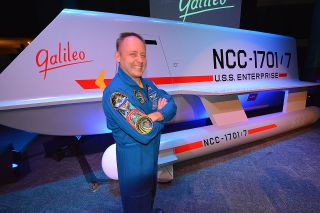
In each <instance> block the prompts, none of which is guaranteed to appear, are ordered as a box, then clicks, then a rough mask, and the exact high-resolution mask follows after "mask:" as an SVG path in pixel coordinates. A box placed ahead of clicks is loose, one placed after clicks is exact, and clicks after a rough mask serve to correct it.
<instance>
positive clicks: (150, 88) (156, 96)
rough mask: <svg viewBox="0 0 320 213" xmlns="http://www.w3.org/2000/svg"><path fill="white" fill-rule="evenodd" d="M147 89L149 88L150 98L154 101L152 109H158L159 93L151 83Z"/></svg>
mask: <svg viewBox="0 0 320 213" xmlns="http://www.w3.org/2000/svg"><path fill="white" fill-rule="evenodd" d="M147 90H148V97H149V100H150V101H151V103H152V110H156V109H158V95H157V93H156V92H155V91H154V90H153V89H152V87H151V86H149V85H147Z"/></svg>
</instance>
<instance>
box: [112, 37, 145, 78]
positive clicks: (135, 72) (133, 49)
mask: <svg viewBox="0 0 320 213" xmlns="http://www.w3.org/2000/svg"><path fill="white" fill-rule="evenodd" d="M115 59H116V60H117V62H119V64H120V67H121V68H122V69H123V71H125V72H126V73H127V74H128V75H129V76H131V78H133V79H136V78H140V77H141V76H142V74H143V72H144V70H145V69H146V66H147V59H146V48H145V45H144V43H143V42H142V41H141V40H140V39H138V38H137V37H135V36H129V37H127V38H125V39H124V40H123V41H122V43H121V44H120V47H119V50H118V51H117V52H116V54H115Z"/></svg>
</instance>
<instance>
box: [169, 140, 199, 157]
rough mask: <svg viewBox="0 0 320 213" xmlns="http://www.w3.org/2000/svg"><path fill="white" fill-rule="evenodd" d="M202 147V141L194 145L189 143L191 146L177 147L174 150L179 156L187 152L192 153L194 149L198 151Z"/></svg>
mask: <svg viewBox="0 0 320 213" xmlns="http://www.w3.org/2000/svg"><path fill="white" fill-rule="evenodd" d="M201 147H203V144H202V141H197V142H194V143H189V144H186V145H182V146H177V147H175V148H174V153H175V154H179V153H182V152H187V151H190V150H192V149H198V148H201Z"/></svg>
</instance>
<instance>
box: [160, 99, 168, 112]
mask: <svg viewBox="0 0 320 213" xmlns="http://www.w3.org/2000/svg"><path fill="white" fill-rule="evenodd" d="M167 103H168V101H167V99H165V98H159V100H158V110H159V109H162V108H163V107H164V106H165V105H166V104H167Z"/></svg>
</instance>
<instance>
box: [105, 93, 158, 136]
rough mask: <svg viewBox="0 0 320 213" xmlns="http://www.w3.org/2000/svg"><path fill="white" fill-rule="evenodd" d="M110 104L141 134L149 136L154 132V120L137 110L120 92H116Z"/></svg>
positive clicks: (112, 95)
mask: <svg viewBox="0 0 320 213" xmlns="http://www.w3.org/2000/svg"><path fill="white" fill-rule="evenodd" d="M110 103H111V106H112V107H113V108H114V109H115V110H117V111H118V112H119V113H120V114H121V115H122V116H123V117H124V118H125V119H126V121H127V122H128V123H130V125H131V126H132V127H133V128H134V129H135V130H137V131H138V132H139V133H141V134H148V133H149V132H150V131H151V130H152V128H153V122H152V120H151V119H150V118H149V117H148V116H147V115H146V114H144V113H142V112H141V111H139V110H138V109H137V108H135V107H134V106H133V105H132V104H131V103H130V101H129V99H128V97H127V96H125V95H123V94H122V93H120V92H114V93H112V94H111V97H110Z"/></svg>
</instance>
